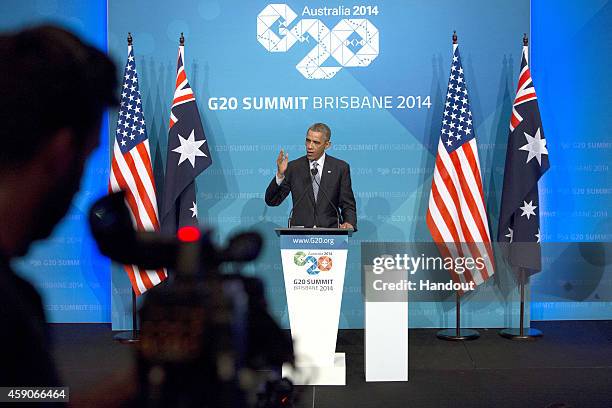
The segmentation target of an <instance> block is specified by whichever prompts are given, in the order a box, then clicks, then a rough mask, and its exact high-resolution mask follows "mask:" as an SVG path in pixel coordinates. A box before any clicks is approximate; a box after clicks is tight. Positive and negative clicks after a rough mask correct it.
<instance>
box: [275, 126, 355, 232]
mask: <svg viewBox="0 0 612 408" xmlns="http://www.w3.org/2000/svg"><path fill="white" fill-rule="evenodd" d="M330 139H331V130H330V129H329V127H328V126H327V125H326V124H324V123H315V124H314V125H312V126H310V128H308V132H307V133H306V156H302V157H300V158H299V159H295V160H292V161H291V162H290V161H289V156H288V155H287V154H286V153H285V152H284V151H283V150H282V149H281V151H280V153H279V154H278V157H277V159H276V166H277V172H276V176H275V177H274V178H273V179H272V181H270V185H268V188H267V189H266V204H268V205H270V206H277V205H280V204H281V203H282V202H283V201H284V200H285V198H286V197H287V195H289V193H291V198H292V200H293V207H294V208H293V214H292V216H290V224H291V226H302V227H309V228H310V227H315V226H316V227H324V228H337V227H340V228H345V229H354V230H357V210H356V207H355V196H354V195H353V188H352V187H351V171H350V167H349V165H348V163H346V162H344V161H342V160H339V159H336V158H335V157H332V156H330V155H327V154H326V153H325V150H326V149H327V148H329V146H331V141H330ZM336 210H338V212H336ZM338 215H339V217H338ZM338 218H339V219H338Z"/></svg>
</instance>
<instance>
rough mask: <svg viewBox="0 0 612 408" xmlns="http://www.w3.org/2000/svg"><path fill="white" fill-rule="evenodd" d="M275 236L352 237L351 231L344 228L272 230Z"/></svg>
mask: <svg viewBox="0 0 612 408" xmlns="http://www.w3.org/2000/svg"><path fill="white" fill-rule="evenodd" d="M274 231H275V232H276V235H278V236H281V235H348V236H349V237H350V236H352V235H353V232H354V230H353V229H345V228H301V227H293V228H274Z"/></svg>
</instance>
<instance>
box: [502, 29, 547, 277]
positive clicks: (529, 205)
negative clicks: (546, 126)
mask: <svg viewBox="0 0 612 408" xmlns="http://www.w3.org/2000/svg"><path fill="white" fill-rule="evenodd" d="M525 42H526V40H525ZM528 52H529V49H528V47H527V45H525V46H524V47H523V57H522V61H521V73H520V76H519V81H518V89H517V91H516V98H515V99H514V104H513V106H512V116H511V118H510V136H509V137H508V149H507V151H506V167H505V172H504V188H503V192H502V202H501V210H500V215H499V230H498V237H497V238H498V241H500V242H505V243H507V244H506V245H502V248H503V249H504V252H505V255H506V256H507V259H508V262H509V263H510V265H511V266H513V267H517V268H522V269H523V270H525V271H526V273H527V274H531V273H534V272H537V271H539V270H541V269H542V261H541V249H540V236H541V232H540V210H541V207H540V200H539V195H538V181H539V180H540V178H541V177H542V175H543V174H544V173H545V172H546V171H547V170H548V168H549V163H548V149H547V148H546V139H545V138H544V131H543V129H542V121H541V119H540V110H539V108H538V99H537V97H536V92H535V88H534V86H533V82H532V80H531V74H530V72H529V65H528V63H527V56H528Z"/></svg>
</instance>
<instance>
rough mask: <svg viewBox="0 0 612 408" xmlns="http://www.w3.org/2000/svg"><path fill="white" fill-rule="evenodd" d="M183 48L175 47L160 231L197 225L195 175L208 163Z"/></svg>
mask: <svg viewBox="0 0 612 408" xmlns="http://www.w3.org/2000/svg"><path fill="white" fill-rule="evenodd" d="M184 57H185V47H184V46H183V45H181V46H179V53H178V62H177V66H176V87H175V90H174V99H173V101H172V108H171V109H170V129H169V131H168V152H167V156H166V175H165V177H164V195H163V199H162V211H161V230H162V232H163V233H167V234H174V233H176V231H177V230H178V229H179V228H180V227H183V226H186V225H197V224H198V218H197V217H198V206H197V200H196V189H195V178H196V177H197V176H198V175H199V174H200V173H202V172H203V171H204V170H206V169H207V168H208V166H210V165H211V164H212V158H211V156H210V152H209V150H208V144H207V143H206V138H205V135H204V128H203V127H202V120H201V119H200V113H199V112H198V106H197V105H196V100H195V95H194V93H193V89H191V87H190V86H189V82H188V81H187V74H186V73H185V66H184V61H185V58H184Z"/></svg>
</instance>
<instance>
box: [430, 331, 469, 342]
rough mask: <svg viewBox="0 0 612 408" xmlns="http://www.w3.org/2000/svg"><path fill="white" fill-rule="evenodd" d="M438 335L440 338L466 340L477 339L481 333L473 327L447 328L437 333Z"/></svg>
mask: <svg viewBox="0 0 612 408" xmlns="http://www.w3.org/2000/svg"><path fill="white" fill-rule="evenodd" d="M436 337H437V338H439V339H440V340H448V341H465V340H476V339H477V338H479V337H480V333H479V332H478V331H477V330H473V329H459V330H457V329H445V330H440V331H439V332H438V333H436Z"/></svg>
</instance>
